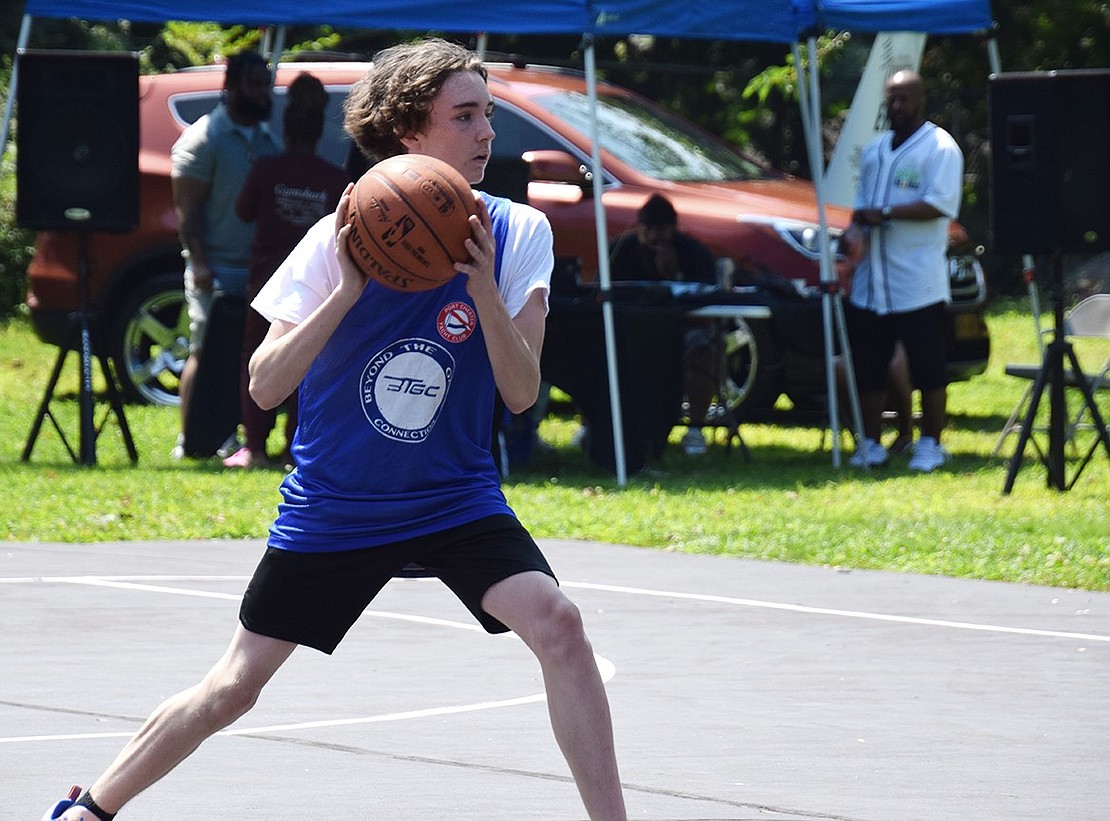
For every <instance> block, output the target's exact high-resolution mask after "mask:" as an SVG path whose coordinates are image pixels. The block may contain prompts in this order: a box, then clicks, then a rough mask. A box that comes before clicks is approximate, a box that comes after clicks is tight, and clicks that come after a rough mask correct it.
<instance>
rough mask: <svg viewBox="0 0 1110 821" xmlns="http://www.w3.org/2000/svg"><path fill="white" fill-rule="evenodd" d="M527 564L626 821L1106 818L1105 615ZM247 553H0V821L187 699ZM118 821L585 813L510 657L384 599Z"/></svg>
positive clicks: (999, 597)
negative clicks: (599, 674)
mask: <svg viewBox="0 0 1110 821" xmlns="http://www.w3.org/2000/svg"><path fill="white" fill-rule="evenodd" d="M543 547H544V549H545V552H546V553H547V554H548V556H549V558H550V559H551V562H552V564H553V566H554V567H555V569H556V572H557V573H558V574H559V576H560V578H561V580H562V582H563V584H564V587H565V589H566V590H567V592H568V593H569V595H570V596H571V597H572V598H573V599H574V600H575V601H576V602H577V603H578V605H579V606H580V607H581V609H582V611H583V614H584V616H585V619H586V622H587V626H588V629H589V632H590V635H591V638H592V640H593V643H594V648H595V650H596V652H597V654H598V656H599V657H600V665H601V668H602V670H603V673H604V675H605V676H606V678H607V679H608V685H607V686H608V691H609V696H610V699H611V701H612V705H613V712H614V720H615V724H616V733H617V744H618V754H619V758H620V763H621V770H622V773H621V774H622V779H623V781H624V783H625V785H626V798H627V802H628V808H629V815H630V817H631V818H635V819H652V821H662V819H683V821H694V819H768V820H769V821H814V819H818V820H819V821H820V820H823V819H836V820H837V821H916V820H917V819H920V820H921V821H935V820H937V819H952V821H968V820H969V819H975V820H976V821H983V820H984V819H1005V821H1017V820H1018V819H1036V821H1085V820H1087V819H1089V820H1090V821H1105V819H1108V818H1110V778H1108V773H1110V769H1108V767H1110V594H1106V593H1088V592H1081V591H1070V590H1057V589H1050V588H1041V587H1027V586H1019V585H1009V584H998V583H991V582H981V581H970V580H955V579H948V578H938V577H923V576H909V575H897V574H889V573H875V572H859V571H855V572H839V571H837V570H836V569H830V568H816V567H802V566H794V565H783V564H773V563H761V562H751V561H742V560H736V559H724V558H717V557H709V556H690V555H685V554H678V553H668V552H663V551H656V550H644V549H635V548H628V547H620V546H611V545H602V544H595V543H582V542H561V541H546V542H544V543H543ZM261 550H262V543H261V542H258V541H250V542H181V543H144V542H135V543H113V544H102V545H70V544H20V543H8V544H5V545H3V547H2V548H0V636H2V638H0V642H2V644H0V660H2V665H3V669H2V671H0V779H2V782H3V785H4V789H3V796H4V798H3V810H2V811H0V816H2V817H3V818H5V819H9V818H10V819H16V820H17V821H18V820H19V819H22V820H23V821H37V819H38V818H39V817H40V815H41V814H42V812H43V810H44V809H45V808H46V807H47V806H48V805H49V804H50V803H51V802H52V801H53V800H55V799H57V798H60V797H62V796H63V794H64V793H65V791H66V790H67V788H68V787H69V785H70V783H71V782H84V781H87V780H89V779H91V778H93V777H94V776H95V775H96V774H97V773H98V772H100V770H101V769H102V768H103V767H104V766H105V765H106V764H107V763H108V762H109V760H110V759H111V758H112V757H113V756H114V755H115V753H116V752H117V751H118V749H119V748H120V747H121V746H122V745H123V743H124V741H125V739H126V738H127V737H128V736H129V735H130V734H131V733H132V732H134V730H135V729H136V728H137V727H138V725H139V723H140V722H141V721H142V719H144V718H145V717H146V715H147V714H148V713H149V712H150V710H151V709H153V707H154V706H155V705H156V704H157V703H158V702H159V701H160V700H162V699H163V698H165V697H167V696H169V695H171V694H173V693H175V692H177V691H179V690H181V689H183V688H185V687H187V686H189V685H191V684H193V683H195V682H196V681H197V680H198V679H199V678H200V676H201V675H202V674H203V672H204V671H205V670H206V669H207V668H208V666H209V665H210V664H211V663H212V662H213V661H214V660H215V659H216V658H217V657H218V655H219V654H220V653H221V652H222V651H223V649H224V647H225V646H226V643H227V641H228V639H229V637H230V635H231V631H232V629H233V626H234V623H235V617H236V612H237V608H238V599H239V595H240V593H241V591H242V589H243V586H244V584H245V581H246V577H247V576H249V574H250V573H251V571H252V570H253V568H254V564H255V562H256V561H257V558H258V556H259V555H260V553H261ZM120 817H121V821H122V819H124V818H127V819H137V820H138V821H141V820H142V819H155V818H168V817H172V818H174V819H176V820H177V821H200V820H201V819H212V818H220V819H231V820H233V821H237V820H238V819H253V818H257V819H274V818H289V819H306V820H307V819H338V818H344V819H347V818H351V819H356V818H357V819H385V820H386V821H439V819H448V818H450V819H475V820H476V819H482V820H483V821H502V820H504V821H519V820H521V819H544V821H567V820H569V819H583V818H585V813H584V811H583V809H582V807H581V804H580V803H579V801H578V797H577V794H576V792H575V789H574V786H573V784H572V782H571V781H570V779H569V777H568V771H567V768H566V765H565V764H564V762H563V760H562V758H561V756H560V755H559V753H558V750H557V748H556V746H555V743H554V741H553V739H552V737H551V733H550V729H549V725H548V720H547V712H546V705H545V703H544V701H543V686H542V682H541V681H540V679H539V670H538V666H537V665H536V663H535V662H534V661H533V659H532V657H531V655H530V654H529V653H528V651H527V650H526V649H525V648H524V646H523V645H522V644H521V643H520V642H519V641H518V640H517V639H515V638H513V637H511V636H507V637H491V636H487V635H486V634H484V633H483V632H481V631H480V630H478V629H477V628H476V626H475V625H473V623H472V621H471V619H470V617H469V614H467V613H466V611H465V610H464V609H463V607H462V606H461V605H460V604H458V602H456V601H455V600H454V598H453V597H452V596H451V594H450V593H449V592H447V591H446V590H445V589H444V588H442V587H441V586H440V585H439V584H438V583H436V582H434V581H429V580H397V581H395V582H393V583H391V584H390V585H389V586H388V587H387V589H386V590H385V591H384V592H383V594H382V596H381V597H380V598H379V600H378V601H377V602H376V603H375V605H374V606H373V608H372V610H371V611H369V612H368V613H367V614H366V615H365V616H364V617H363V618H362V619H361V620H360V621H359V623H358V624H357V625H356V626H355V628H354V630H353V631H352V632H351V634H350V635H349V636H348V638H347V640H346V641H345V642H344V644H342V645H341V646H340V648H339V650H338V651H337V653H336V655H335V656H333V657H331V658H328V657H326V656H323V655H321V654H319V653H316V652H315V651H309V650H304V649H301V650H298V651H297V652H296V653H294V655H293V658H292V659H291V660H290V662H289V663H288V665H287V666H286V667H285V668H283V669H282V670H281V671H280V672H279V673H278V675H277V677H276V678H275V680H274V681H273V682H272V683H271V685H270V687H269V688H268V689H267V690H266V691H265V692H264V693H263V696H262V699H261V701H260V703H259V704H258V706H257V707H256V708H255V710H254V711H252V712H251V713H249V714H248V715H247V716H245V717H244V718H243V719H241V720H240V721H239V722H238V723H237V724H235V725H233V726H232V727H231V728H230V729H229V731H227V732H225V733H223V734H221V735H219V736H217V737H214V738H212V739H210V740H209V741H208V742H207V743H206V744H205V745H204V746H202V747H201V749H200V750H199V751H198V752H197V753H196V754H195V755H194V756H193V757H192V758H190V759H189V760H188V761H186V762H185V764H183V765H182V766H181V767H180V768H178V770H176V771H175V772H174V773H172V774H171V775H170V776H169V777H168V778H167V779H166V780H164V781H163V782H161V783H160V784H158V785H156V786H155V787H154V788H152V789H151V790H149V791H148V792H147V793H145V794H143V795H142V796H140V797H139V798H138V799H136V800H135V801H133V802H132V804H131V805H130V806H129V807H128V808H127V810H126V811H125V813H124V814H121V816H120Z"/></svg>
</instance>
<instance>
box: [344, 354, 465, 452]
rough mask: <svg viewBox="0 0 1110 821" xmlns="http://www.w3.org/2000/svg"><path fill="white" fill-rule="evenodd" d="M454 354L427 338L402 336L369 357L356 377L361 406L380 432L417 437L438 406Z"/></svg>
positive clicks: (394, 436)
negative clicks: (402, 337)
mask: <svg viewBox="0 0 1110 821" xmlns="http://www.w3.org/2000/svg"><path fill="white" fill-rule="evenodd" d="M454 375H455V359H454V357H453V356H452V355H451V353H450V352H449V351H448V350H447V348H445V347H444V346H443V345H441V344H439V343H438V342H433V341H431V340H428V339H402V340H399V341H397V342H394V343H393V344H392V345H389V346H387V347H386V348H384V349H382V350H381V351H379V352H378V353H376V354H375V355H374V356H372V357H371V358H370V361H369V362H367V363H366V367H365V368H363V371H362V378H361V379H360V380H359V394H360V399H361V401H362V411H363V413H365V414H366V419H367V420H368V421H369V422H370V424H371V425H373V426H374V429H375V430H377V431H378V432H379V433H380V434H382V435H383V436H385V437H387V438H389V439H394V440H396V441H398V442H422V441H424V439H426V438H427V437H428V434H429V433H431V431H432V428H433V427H435V423H436V420H437V419H438V418H439V415H440V412H441V411H442V410H443V404H444V401H445V400H446V398H447V392H448V391H449V390H450V388H451V380H452V378H453V377H454Z"/></svg>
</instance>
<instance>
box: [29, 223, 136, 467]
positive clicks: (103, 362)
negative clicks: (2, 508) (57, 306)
mask: <svg viewBox="0 0 1110 821" xmlns="http://www.w3.org/2000/svg"><path fill="white" fill-rule="evenodd" d="M88 273H89V268H88V235H87V232H86V231H84V230H81V231H79V232H78V258H77V284H78V292H79V294H80V303H79V305H80V307H79V310H77V311H76V312H74V313H72V314H70V316H69V323H70V328H69V336H68V337H67V338H66V341H65V344H64V345H63V346H62V347H61V348H60V349H59V350H58V358H57V359H56V360H55V362H54V371H53V373H51V375H50V382H49V383H48V384H47V386H46V392H45V394H44V395H43V397H42V403H41V404H40V405H39V410H38V414H37V415H36V416H35V421H34V424H33V425H32V426H31V433H30V435H29V436H28V437H27V444H26V446H25V447H24V448H23V456H22V460H23V461H24V462H28V461H30V459H31V452H32V451H33V450H34V448H35V441H36V440H37V439H38V435H39V432H40V431H41V430H42V423H43V422H44V421H46V420H47V419H49V420H50V423H51V424H52V425H53V426H54V430H56V431H57V432H58V436H60V437H61V439H62V444H63V445H65V449H66V451H68V452H69V455H70V458H72V459H73V461H74V462H77V463H79V464H82V465H89V466H92V465H95V464H96V440H97V438H98V437H99V436H100V432H101V431H102V430H103V429H104V425H105V423H107V421H108V415H109V413H114V414H115V415H116V419H117V420H118V421H119V428H120V433H121V434H122V435H123V443H124V446H125V447H126V448H127V454H128V456H129V457H130V458H131V464H135V463H137V462H138V461H139V454H138V452H137V451H136V450H135V442H134V440H133V439H132V438H131V428H130V427H128V424H127V417H126V416H125V415H124V413H123V402H122V400H121V398H120V392H119V389H118V387H117V386H116V378H115V373H114V371H113V370H112V368H111V366H110V365H109V363H108V360H107V358H106V357H105V355H104V347H103V341H102V340H101V338H100V326H99V323H98V320H97V317H95V316H94V315H93V313H92V312H91V311H90V310H89V282H88ZM94 350H95V351H96V358H97V360H98V361H99V362H100V372H101V374H102V376H103V377H104V381H105V383H106V385H107V393H108V402H109V411H108V412H107V413H105V415H104V418H103V420H102V421H101V423H100V425H97V424H96V419H95V406H96V403H95V397H94V394H93V387H92V381H93V374H92V360H93V351H94ZM70 351H77V352H78V355H79V356H78V358H79V364H80V377H81V378H80V383H79V386H78V396H77V407H78V417H79V423H80V424H79V441H78V449H77V450H76V451H75V450H74V449H73V448H72V447H71V446H70V443H69V440H68V439H67V438H66V435H65V432H64V431H63V430H62V427H61V425H60V424H59V423H58V419H57V417H55V416H54V413H53V412H52V411H51V410H50V402H51V400H52V399H53V398H54V389H55V388H56V387H57V385H58V378H59V377H60V376H61V373H62V369H63V367H64V366H65V361H66V357H67V356H69V352H70Z"/></svg>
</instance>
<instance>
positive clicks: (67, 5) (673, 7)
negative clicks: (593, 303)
mask: <svg viewBox="0 0 1110 821" xmlns="http://www.w3.org/2000/svg"><path fill="white" fill-rule="evenodd" d="M34 17H52V18H58V17H62V18H69V17H73V18H78V19H83V20H131V21H134V22H155V23H156V22H164V21H167V20H196V21H212V22H218V23H240V24H249V25H267V26H278V27H284V26H288V25H295V24H300V25H304V24H330V25H335V26H347V27H355V28H370V29H404V30H414V29H415V30H419V29H434V30H440V31H454V32H468V33H473V32H489V33H503V34H581V35H583V36H584V37H585V44H586V49H585V69H586V75H587V85H588V88H589V90H590V95H591V98H596V86H595V82H596V70H595V63H594V48H593V39H594V38H595V37H597V36H619V35H625V34H631V33H638V34H654V35H658V36H667V37H686V38H692V39H714V40H719V39H731V40H759V41H767V42H779V43H787V44H791V45H792V46H793V48H794V51H795V57H796V64H797V65H799V66H801V65H802V61H801V59H800V56H801V53H800V44H801V43H803V42H805V43H806V44H807V46H808V49H809V53H811V54H813V53H816V35H817V33H818V32H820V31H824V30H827V29H834V30H846V31H859V32H878V31H893V30H899V31H921V32H928V33H933V34H960V33H969V32H975V31H986V30H989V29H990V28H991V16H990V0H716V2H712V3H688V2H685V0H486V2H484V3H479V4H468V5H466V6H459V5H458V4H457V3H452V2H450V0H374V2H366V0H320V2H318V3H305V2H303V0H263V2H259V0H191V2H188V3H181V2H180V0H27V2H26V7H25V14H24V18H23V26H22V28H21V31H20V36H19V46H20V47H25V46H26V44H27V42H28V40H29V35H30V27H31V20H32V19H33V18H34ZM279 30H283V29H279ZM275 51H278V52H280V47H279V48H276V49H275ZM17 70H18V66H17ZM799 80H800V81H799V84H798V88H799V91H800V97H801V106H802V114H803V125H804V128H805V136H806V145H807V149H808V151H809V158H810V167H811V168H812V169H813V176H814V184H815V186H816V193H817V202H818V213H819V219H820V224H821V228H822V231H821V252H822V253H821V272H822V273H821V277H822V281H823V282H825V283H826V284H828V285H829V288H827V289H826V290H827V293H826V295H825V298H824V305H823V311H824V320H825V321H824V325H825V342H826V345H825V348H826V352H827V355H826V361H827V367H826V379H827V383H828V391H829V413H830V427H831V428H832V432H833V464H834V466H839V464H840V451H839V447H840V436H839V432H840V430H839V428H840V426H839V420H838V418H837V402H836V385H835V374H834V370H833V359H832V350H833V344H832V342H833V340H832V334H833V328H834V324H838V325H839V328H840V330H841V331H842V330H843V317H842V313H841V304H840V300H839V296H840V295H839V293H836V292H835V289H834V288H833V287H832V283H835V281H836V275H835V271H834V268H833V258H832V250H831V246H830V244H829V240H828V234H827V230H825V229H826V227H827V226H826V222H825V203H826V201H825V198H824V195H823V191H822V186H821V179H822V177H823V173H822V170H823V168H824V160H823V157H822V149H821V142H820V86H819V83H818V75H817V69H816V66H815V65H811V66H810V69H809V72H808V76H806V77H804V78H799ZM17 82H18V76H17V74H16V73H15V72H13V74H12V88H11V89H10V93H9V95H8V104H7V109H6V111H5V114H4V127H3V132H2V133H3V135H4V136H5V138H6V135H7V131H8V122H9V119H10V115H11V104H12V101H13V100H14V98H15V87H16V83H17ZM590 136H591V142H592V144H593V156H592V162H593V166H594V174H593V184H594V203H595V210H596V217H597V243H598V250H599V254H598V256H599V263H600V265H599V268H600V270H599V278H600V282H601V288H602V290H603V292H604V291H607V290H608V288H609V266H608V254H607V252H606V251H607V248H608V237H607V236H606V224H605V218H604V217H605V215H604V210H603V209H604V205H603V199H602V193H603V192H602V182H603V175H602V173H601V159H600V147H599V145H598V140H597V128H596V120H594V122H593V123H592V128H591V135H590ZM603 320H604V325H605V341H606V359H607V363H608V370H609V393H610V403H611V407H612V415H613V428H614V430H613V441H614V446H615V454H614V455H615V457H616V467H617V481H618V483H619V484H621V485H624V484H625V482H626V478H627V477H626V472H625V458H624V452H623V450H624V449H623V441H624V440H623V435H622V434H623V431H622V422H621V415H620V397H619V392H618V388H617V385H618V382H617V378H616V374H617V366H618V363H617V361H616V353H615V351H616V345H615V335H614V321H613V313H612V305H611V303H610V302H609V301H607V300H605V301H603ZM842 344H844V346H845V350H847V346H846V340H842ZM848 370H849V372H850V370H851V369H850V368H849V369H848ZM850 392H851V393H852V394H853V397H854V393H855V391H854V386H852V387H851V389H850ZM856 427H857V429H858V428H859V420H858V410H857V411H856Z"/></svg>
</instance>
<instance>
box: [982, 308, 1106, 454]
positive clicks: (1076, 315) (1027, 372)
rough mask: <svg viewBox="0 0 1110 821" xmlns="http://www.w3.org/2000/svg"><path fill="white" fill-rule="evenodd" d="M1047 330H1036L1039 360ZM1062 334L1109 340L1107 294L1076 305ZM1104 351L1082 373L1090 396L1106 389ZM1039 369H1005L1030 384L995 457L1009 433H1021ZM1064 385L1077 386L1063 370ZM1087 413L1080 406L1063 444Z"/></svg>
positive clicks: (1070, 337) (1071, 338)
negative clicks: (1097, 362) (1096, 360)
mask: <svg viewBox="0 0 1110 821" xmlns="http://www.w3.org/2000/svg"><path fill="white" fill-rule="evenodd" d="M1051 331H1052V329H1039V331H1038V343H1039V344H1040V346H1041V353H1042V359H1043V358H1044V357H1043V353H1044V338H1045V336H1046V335H1047V334H1048V333H1050V332H1051ZM1063 333H1064V336H1065V337H1066V338H1067V339H1068V340H1069V341H1073V342H1074V341H1075V340H1077V339H1084V338H1086V339H1092V340H1107V341H1110V294H1094V295H1092V296H1089V297H1087V298H1086V299H1084V300H1082V301H1080V302H1079V303H1078V304H1076V305H1075V307H1073V308H1072V309H1071V310H1069V311H1068V312H1067V314H1066V315H1065V317H1064V327H1063ZM1105 348H1106V346H1105V345H1102V346H1100V350H1099V356H1100V359H1099V365H1098V366H1097V367H1096V368H1095V370H1093V371H1091V372H1088V373H1085V374H1084V376H1086V377H1087V381H1088V383H1089V384H1090V386H1091V391H1092V393H1096V392H1099V391H1104V390H1110V350H1106V349H1105ZM1088 353H1089V352H1088ZM1077 357H1078V353H1077ZM1040 369H1041V366H1040V365H1026V364H1020V365H1007V366H1006V374H1007V375H1008V376H1014V377H1017V378H1019V379H1027V380H1029V381H1030V384H1029V387H1027V388H1026V390H1025V393H1024V395H1023V396H1022V398H1021V400H1020V401H1019V402H1018V404H1017V406H1016V407H1015V408H1014V412H1013V413H1012V414H1011V415H1010V418H1009V420H1007V422H1006V426H1005V427H1004V428H1003V429H1002V434H1001V436H1000V437H999V439H998V444H997V445H995V449H994V453H995V455H997V454H998V452H999V450H1001V448H1002V443H1003V441H1004V440H1005V439H1006V437H1007V436H1008V435H1009V434H1011V433H1014V432H1016V431H1020V430H1021V428H1022V424H1023V421H1024V416H1025V413H1026V409H1027V407H1028V402H1029V399H1030V396H1031V395H1032V391H1033V382H1034V381H1035V380H1036V378H1037V374H1038V373H1039V372H1040ZM1064 384H1065V385H1066V386H1068V387H1078V384H1079V382H1078V378H1077V376H1076V374H1075V373H1074V372H1073V371H1072V370H1071V369H1065V371H1064ZM1088 410H1089V409H1088V407H1087V403H1086V402H1083V403H1081V404H1080V407H1079V410H1078V411H1077V412H1076V414H1075V416H1074V417H1072V418H1071V419H1070V420H1069V421H1068V423H1067V427H1066V430H1065V432H1066V441H1068V442H1073V441H1074V438H1075V433H1076V431H1078V430H1080V429H1081V428H1083V427H1084V425H1085V424H1089V423H1085V422H1084V419H1085V418H1086V416H1087V413H1088ZM1034 447H1036V442H1034Z"/></svg>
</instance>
